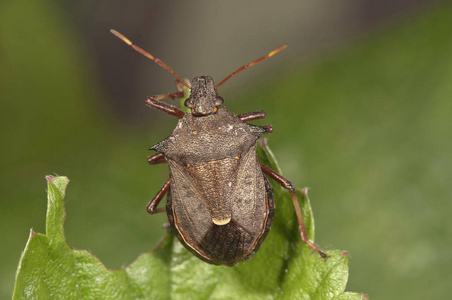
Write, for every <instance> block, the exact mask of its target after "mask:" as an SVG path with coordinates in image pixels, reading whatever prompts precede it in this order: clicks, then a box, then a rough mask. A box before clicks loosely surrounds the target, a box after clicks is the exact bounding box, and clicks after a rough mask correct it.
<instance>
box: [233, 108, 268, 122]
mask: <svg viewBox="0 0 452 300" xmlns="http://www.w3.org/2000/svg"><path fill="white" fill-rule="evenodd" d="M266 115H267V114H266V113H265V111H263V110H260V111H253V112H249V113H246V114H241V115H238V116H237V117H238V118H239V119H240V121H242V122H245V123H246V122H249V121H253V120H259V119H263V118H265V116H266Z"/></svg>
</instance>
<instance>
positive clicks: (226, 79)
mask: <svg viewBox="0 0 452 300" xmlns="http://www.w3.org/2000/svg"><path fill="white" fill-rule="evenodd" d="M286 47H287V44H284V45H281V46H279V47H278V48H276V49H275V50H273V51H271V52H270V53H268V54H267V55H265V56H262V57H261V58H258V59H256V60H253V61H252V62H250V63H249V64H247V65H244V66H241V67H240V68H238V69H237V70H235V71H234V72H232V73H231V74H229V75H228V76H227V77H226V78H225V79H223V81H221V82H220V83H219V84H217V85H216V86H215V89H217V88H219V87H220V86H222V85H223V83H225V82H226V81H228V80H229V78H231V77H232V76H234V75H235V74H237V73H240V72H242V71H243V70H245V69H246V68H248V67H252V66H254V65H256V64H258V63H260V62H262V61H264V60H266V59H267V58H269V57H272V56H273V55H275V54H276V53H278V52H279V51H281V50H284V49H285V48H286Z"/></svg>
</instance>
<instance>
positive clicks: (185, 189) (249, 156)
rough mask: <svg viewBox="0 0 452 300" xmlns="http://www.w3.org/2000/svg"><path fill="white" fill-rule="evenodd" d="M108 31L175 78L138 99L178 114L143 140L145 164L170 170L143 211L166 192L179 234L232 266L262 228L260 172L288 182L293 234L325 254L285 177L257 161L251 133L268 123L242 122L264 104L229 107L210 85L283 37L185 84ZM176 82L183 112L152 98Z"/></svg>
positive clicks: (266, 199) (268, 203)
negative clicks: (160, 133) (166, 131)
mask: <svg viewBox="0 0 452 300" xmlns="http://www.w3.org/2000/svg"><path fill="white" fill-rule="evenodd" d="M111 32H112V33H113V34H114V35H115V36H117V37H118V38H120V39H121V40H122V41H124V42H125V43H126V44H127V45H129V46H131V47H132V48H133V49H135V50H136V51H138V52H140V53H141V54H143V55H144V56H146V57H148V58H149V59H151V60H153V61H154V62H155V63H157V64H158V65H160V66H161V67H163V68H165V69H166V70H168V71H169V72H170V73H171V74H173V75H174V76H175V77H176V78H177V87H178V91H177V92H175V93H171V94H165V95H157V96H152V97H148V98H147V100H146V105H147V106H149V107H151V108H154V109H157V110H160V111H163V112H165V113H167V114H169V115H171V116H174V117H176V118H178V119H179V122H178V124H177V126H176V128H175V129H174V130H173V132H172V133H171V135H170V136H168V137H167V138H166V139H164V140H163V141H161V142H160V143H158V144H156V145H154V146H152V147H151V148H150V149H151V150H155V151H157V154H155V155H153V156H150V157H149V158H148V162H149V164H151V165H153V164H158V163H164V162H166V163H167V164H168V166H169V173H170V178H169V179H168V180H167V181H166V183H165V184H164V185H163V186H162V188H161V189H160V191H159V192H158V193H157V195H156V196H155V197H154V198H153V199H152V200H151V201H150V202H149V204H148V205H147V211H148V212H149V213H150V214H155V213H158V212H163V211H164V210H165V209H163V208H157V206H158V204H159V203H160V201H161V200H162V199H163V197H164V196H165V194H167V200H166V213H167V215H168V220H169V223H170V225H171V227H172V228H173V229H174V231H175V233H176V235H177V237H178V239H179V241H180V242H181V243H182V244H183V245H184V246H185V247H186V248H187V249H188V250H190V251H191V252H192V253H194V254H195V255H196V256H198V257H199V258H201V259H202V260H204V261H206V262H208V263H211V264H216V265H221V264H224V265H228V266H233V265H235V264H236V263H238V262H240V261H242V260H245V259H248V258H250V257H252V256H253V255H254V254H255V253H256V251H257V250H258V248H259V246H260V245H261V243H262V242H263V240H264V239H265V237H266V235H267V233H268V231H269V229H270V226H271V223H272V219H273V214H274V208H275V205H274V201H273V189H272V187H271V185H270V183H269V181H268V179H267V178H266V176H265V175H267V176H269V177H270V178H272V179H273V180H275V181H276V182H277V183H279V184H280V185H281V186H283V187H284V188H285V189H287V190H289V192H290V193H291V195H292V201H293V205H294V208H295V212H296V216H297V221H298V225H299V231H300V237H301V240H302V241H303V242H304V243H306V244H307V245H308V246H309V247H310V248H311V249H312V250H314V251H316V252H317V253H319V254H320V255H321V256H322V257H324V258H325V257H326V254H325V253H323V252H322V251H321V250H320V249H319V247H317V245H315V244H314V243H313V242H312V241H310V240H309V238H308V236H307V233H306V229H305V226H304V224H303V217H302V214H301V209H300V206H299V203H298V199H297V196H296V193H295V189H294V187H293V186H292V184H291V182H290V181H289V180H287V179H286V178H284V177H283V176H281V175H279V174H278V173H276V172H275V171H273V170H271V169H270V168H269V167H267V166H265V165H262V164H260V163H259V160H258V157H257V153H256V149H257V141H258V139H259V138H260V137H261V136H263V135H265V134H268V133H271V132H272V127H271V126H256V125H251V124H249V123H248V122H250V121H253V120H257V119H262V118H264V117H265V112H264V111H257V112H251V113H246V114H242V115H235V114H233V113H232V112H230V111H229V110H227V109H226V108H224V107H222V104H223V98H222V97H221V96H220V95H219V94H218V91H217V89H218V88H219V87H220V86H221V85H223V84H224V83H225V82H226V81H227V80H229V79H230V78H231V77H232V76H234V75H235V74H237V73H239V72H241V71H243V70H245V69H246V68H248V67H251V66H253V65H255V64H257V63H259V62H261V61H264V60H266V59H267V58H269V57H271V56H273V55H274V54H276V53H278V52H279V51H281V50H283V49H284V48H286V45H282V46H280V47H278V48H276V49H275V50H273V51H271V52H270V53H269V54H267V55H266V56H263V57H261V58H259V59H257V60H254V61H252V62H250V63H249V64H247V65H244V66H242V67H240V68H238V69H237V70H236V71H234V72H233V73H231V74H230V75H228V76H227V77H226V78H225V79H223V80H222V81H221V82H220V83H218V84H216V85H215V83H214V81H213V79H212V77H210V76H199V77H196V78H194V79H193V80H192V82H191V84H189V83H187V82H186V81H185V80H183V79H182V78H181V77H180V76H179V75H177V74H176V73H175V72H174V71H173V70H172V69H171V68H169V67H168V66H167V65H166V64H164V63H163V62H162V61H161V60H159V59H157V58H155V57H154V56H152V55H151V54H149V53H148V52H146V51H144V50H143V49H141V48H140V47H138V46H136V45H134V44H133V43H132V42H131V41H130V40H129V39H127V38H126V37H125V36H123V35H122V34H120V33H118V32H117V31H114V30H112V31H111ZM182 85H183V86H185V87H186V88H188V89H189V90H190V96H189V97H188V98H187V99H186V100H185V103H184V104H185V106H186V107H187V108H189V109H190V110H191V113H185V112H183V111H182V110H180V109H178V108H176V107H174V106H171V105H168V104H166V103H163V102H161V101H159V100H161V99H165V98H173V99H174V98H182V97H184V90H183V87H182Z"/></svg>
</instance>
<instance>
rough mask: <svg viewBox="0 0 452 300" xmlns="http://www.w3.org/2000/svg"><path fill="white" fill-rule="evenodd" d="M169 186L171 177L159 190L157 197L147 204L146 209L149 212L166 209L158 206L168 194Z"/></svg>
mask: <svg viewBox="0 0 452 300" xmlns="http://www.w3.org/2000/svg"><path fill="white" fill-rule="evenodd" d="M169 187H170V179H168V180H167V181H166V182H165V184H164V185H163V186H162V187H161V189H160V190H159V191H158V193H157V195H155V197H154V198H153V199H152V200H151V201H150V202H149V204H148V205H147V206H146V210H147V211H148V213H150V214H156V213H160V212H164V211H165V208H164V207H160V208H157V206H158V205H159V203H160V201H162V199H163V197H164V196H165V195H166V193H168V190H169Z"/></svg>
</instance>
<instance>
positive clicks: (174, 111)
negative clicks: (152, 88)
mask: <svg viewBox="0 0 452 300" xmlns="http://www.w3.org/2000/svg"><path fill="white" fill-rule="evenodd" d="M183 96H184V91H178V92H176V93H171V94H165V95H155V96H151V97H148V98H147V99H146V102H145V103H146V105H147V106H149V107H150V108H154V109H158V110H161V111H163V112H166V113H167V114H169V115H172V116H174V117H177V118H179V119H182V118H183V117H184V115H185V113H184V112H183V111H181V110H180V109H178V108H176V107H174V106H172V105H169V104H166V103H163V102H161V101H158V100H160V99H166V98H171V99H174V98H181V97H183Z"/></svg>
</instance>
